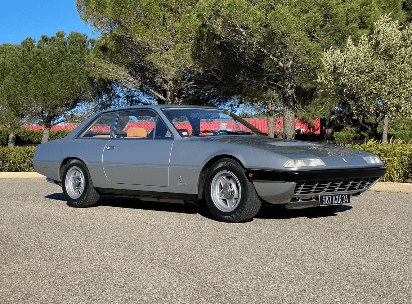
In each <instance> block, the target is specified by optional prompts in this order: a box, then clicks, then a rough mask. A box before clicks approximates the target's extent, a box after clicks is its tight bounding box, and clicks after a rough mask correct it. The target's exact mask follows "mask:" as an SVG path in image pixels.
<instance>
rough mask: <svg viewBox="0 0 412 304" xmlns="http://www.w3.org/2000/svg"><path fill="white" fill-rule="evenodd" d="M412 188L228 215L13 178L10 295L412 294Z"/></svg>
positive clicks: (303, 297) (7, 241)
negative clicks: (76, 198) (87, 202)
mask: <svg viewBox="0 0 412 304" xmlns="http://www.w3.org/2000/svg"><path fill="white" fill-rule="evenodd" d="M411 199H412V196H411V195H408V194H402V193H384V192H374V191H368V192H366V193H365V194H364V195H362V196H361V197H359V198H353V200H352V202H351V205H350V206H342V207H340V208H339V209H337V210H336V211H335V212H332V213H327V212H322V209H318V210H279V209H277V208H273V207H263V208H262V209H261V211H260V212H259V214H258V215H257V216H256V218H255V219H254V220H253V221H251V222H248V223H243V224H227V223H221V222H217V221H215V220H214V219H213V218H212V217H211V215H210V214H209V212H207V211H206V210H205V209H202V208H197V207H195V206H191V205H179V204H167V203H154V202H150V203H149V202H140V201H138V200H132V199H119V198H113V197H109V196H103V197H102V198H101V199H100V201H99V204H98V206H96V207H93V208H87V209H75V208H70V207H68V206H67V205H66V203H65V201H64V197H63V195H62V191H61V189H60V188H59V187H58V186H56V185H53V184H49V183H46V182H45V181H44V180H43V179H37V178H33V179H24V180H23V179H15V178H9V179H2V180H0V240H1V241H0V299H1V301H0V302H1V303H408V304H410V303H411V301H412V275H411V274H412V267H411V265H412V259H411V249H412V248H411V234H412V233H411V232H412V231H411V230H412V229H411V228H412V224H411V213H412V204H410V202H411Z"/></svg>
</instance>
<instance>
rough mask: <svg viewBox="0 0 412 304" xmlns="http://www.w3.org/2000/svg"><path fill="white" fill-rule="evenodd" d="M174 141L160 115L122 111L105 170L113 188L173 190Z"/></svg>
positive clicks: (107, 150) (108, 148) (105, 157)
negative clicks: (170, 186) (169, 187)
mask: <svg viewBox="0 0 412 304" xmlns="http://www.w3.org/2000/svg"><path fill="white" fill-rule="evenodd" d="M172 146H173V138H172V135H171V133H170V131H169V130H168V129H167V127H166V125H165V124H164V122H163V121H162V120H161V118H160V117H159V116H158V115H157V114H156V112H154V111H152V110H147V109H134V110H125V111H119V112H118V114H117V123H116V127H115V129H114V138H112V139H111V140H110V141H109V142H108V143H107V145H106V147H105V149H104V151H103V157H102V159H103V168H104V172H105V174H106V177H107V179H108V180H109V182H110V183H112V184H118V185H120V184H122V185H142V186H156V187H167V186H169V162H170V153H171V150H172Z"/></svg>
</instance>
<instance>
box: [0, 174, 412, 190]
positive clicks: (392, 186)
mask: <svg viewBox="0 0 412 304" xmlns="http://www.w3.org/2000/svg"><path fill="white" fill-rule="evenodd" d="M0 178H46V177H45V176H44V175H41V174H39V173H36V172H0ZM370 190H371V191H376V192H392V193H406V194H412V184H410V183H388V182H379V183H376V185H375V186H373V187H372V188H371V189H370Z"/></svg>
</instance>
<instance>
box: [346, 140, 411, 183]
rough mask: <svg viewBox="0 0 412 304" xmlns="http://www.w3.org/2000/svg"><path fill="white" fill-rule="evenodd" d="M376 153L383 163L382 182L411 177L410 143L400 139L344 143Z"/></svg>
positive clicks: (402, 181)
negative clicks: (387, 141)
mask: <svg viewBox="0 0 412 304" xmlns="http://www.w3.org/2000/svg"><path fill="white" fill-rule="evenodd" d="M346 146H349V147H352V148H356V149H359V150H363V151H366V152H369V153H372V154H375V155H377V156H378V157H379V158H380V159H381V160H382V161H383V163H384V165H385V168H386V174H385V175H384V176H383V178H382V179H381V180H382V181H384V182H398V183H404V182H408V181H410V179H411V178H412V144H410V143H405V142H404V141H402V140H399V139H397V140H390V141H389V143H388V144H382V143H381V142H379V141H376V140H370V141H368V142H367V143H365V144H361V145H359V144H350V145H346Z"/></svg>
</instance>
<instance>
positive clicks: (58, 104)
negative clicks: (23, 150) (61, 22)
mask: <svg viewBox="0 0 412 304" xmlns="http://www.w3.org/2000/svg"><path fill="white" fill-rule="evenodd" d="M91 47H92V41H90V40H88V39H87V36H86V35H84V34H80V33H76V32H71V33H70V34H69V35H68V36H67V37H65V33H64V32H57V33H56V36H52V37H48V36H45V35H44V36H42V38H41V39H40V40H39V41H38V43H37V44H35V40H34V39H31V38H27V39H25V40H24V41H23V42H22V43H21V45H13V46H10V45H2V46H0V108H1V109H2V111H1V112H0V114H1V115H0V119H1V120H0V121H1V123H2V124H5V125H10V126H11V129H12V130H16V129H17V128H18V127H19V126H21V125H23V124H24V123H27V119H35V120H37V121H40V123H41V124H42V125H43V126H44V127H45V128H44V130H45V132H44V138H43V139H42V140H43V141H47V140H48V138H47V135H48V132H47V131H48V130H49V129H50V127H51V126H52V125H53V124H55V123H57V122H58V120H59V119H60V118H61V117H62V115H63V114H64V113H65V112H67V111H69V110H72V109H74V108H75V107H76V106H77V105H78V104H79V103H81V102H85V101H90V100H91V99H92V97H93V96H92V87H91V79H90V78H89V75H88V74H87V72H86V70H85V58H86V55H87V54H88V53H89V52H90V49H91Z"/></svg>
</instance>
